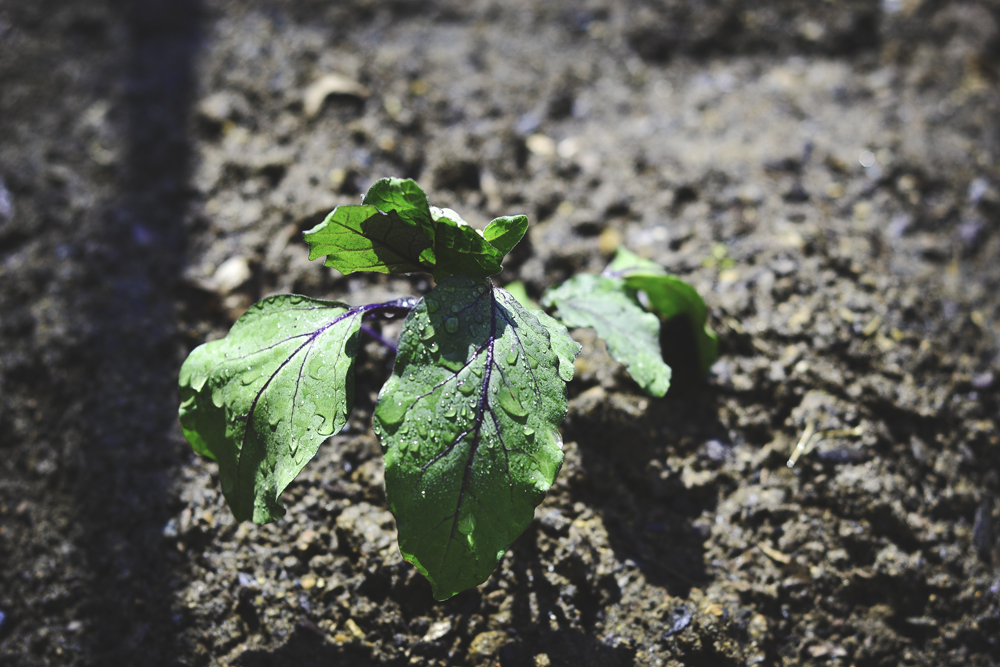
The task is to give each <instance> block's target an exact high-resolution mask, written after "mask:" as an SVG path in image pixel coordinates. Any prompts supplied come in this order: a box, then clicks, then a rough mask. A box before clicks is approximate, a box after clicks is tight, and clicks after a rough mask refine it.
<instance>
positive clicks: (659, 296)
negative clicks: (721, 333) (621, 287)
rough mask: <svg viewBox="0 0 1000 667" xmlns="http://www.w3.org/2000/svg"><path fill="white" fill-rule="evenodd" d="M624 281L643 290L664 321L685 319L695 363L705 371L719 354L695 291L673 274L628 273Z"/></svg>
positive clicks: (706, 312)
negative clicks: (689, 324)
mask: <svg viewBox="0 0 1000 667" xmlns="http://www.w3.org/2000/svg"><path fill="white" fill-rule="evenodd" d="M625 284H626V285H627V286H628V287H629V288H631V289H633V290H641V291H642V292H645V294H646V297H647V298H648V299H649V309H650V310H651V311H652V312H654V313H656V314H657V315H659V316H660V317H662V318H663V319H664V320H669V319H671V318H673V317H677V316H683V317H686V318H687V319H688V321H689V322H690V323H691V329H692V331H693V333H694V340H695V345H696V346H697V348H698V366H699V368H701V372H702V373H708V371H709V369H710V368H711V367H712V364H714V363H715V360H716V359H718V357H719V339H718V337H717V336H716V335H715V332H714V331H712V330H711V329H710V328H709V326H708V324H706V322H707V320H708V308H707V307H706V306H705V301H704V300H702V298H701V295H700V294H698V290H696V289H695V288H694V287H692V286H691V285H689V284H687V283H686V282H684V281H683V280H682V279H680V278H678V277H677V276H673V275H663V276H657V275H629V276H627V277H626V278H625Z"/></svg>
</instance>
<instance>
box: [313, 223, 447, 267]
mask: <svg viewBox="0 0 1000 667" xmlns="http://www.w3.org/2000/svg"><path fill="white" fill-rule="evenodd" d="M305 239H306V242H307V243H308V244H309V259H316V258H318V257H322V256H324V255H326V262H325V264H326V266H329V267H332V268H334V269H337V270H338V271H340V272H341V273H343V274H345V275H346V274H349V273H354V272H355V271H373V272H375V273H414V272H417V271H426V272H430V271H432V270H433V267H434V250H433V248H432V247H431V241H430V240H428V238H427V237H426V236H425V235H424V233H423V230H422V228H421V226H420V225H419V224H418V223H417V222H414V221H412V220H404V219H402V218H400V217H399V215H398V214H397V213H396V212H395V211H390V212H388V213H383V212H381V211H379V210H378V209H377V208H375V207H374V206H338V207H337V208H335V209H334V210H333V212H332V213H330V215H328V216H327V217H326V219H325V220H324V221H323V222H321V223H319V224H318V225H316V226H315V227H313V228H312V229H310V230H309V231H307V232H306V233H305Z"/></svg>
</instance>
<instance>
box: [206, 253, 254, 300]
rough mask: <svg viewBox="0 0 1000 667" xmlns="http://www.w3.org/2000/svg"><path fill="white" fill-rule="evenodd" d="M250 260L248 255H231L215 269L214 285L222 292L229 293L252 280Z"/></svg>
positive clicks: (217, 290)
mask: <svg viewBox="0 0 1000 667" xmlns="http://www.w3.org/2000/svg"><path fill="white" fill-rule="evenodd" d="M250 276H251V272H250V262H248V261H247V258H246V257H230V258H229V259H227V260H226V261H224V262H223V263H222V264H220V265H219V267H218V268H217V269H215V274H213V275H212V286H213V287H214V288H215V291H216V292H218V293H220V294H229V293H230V292H232V291H233V290H236V289H238V288H239V287H241V286H242V285H243V284H244V283H245V282H246V281H248V280H250Z"/></svg>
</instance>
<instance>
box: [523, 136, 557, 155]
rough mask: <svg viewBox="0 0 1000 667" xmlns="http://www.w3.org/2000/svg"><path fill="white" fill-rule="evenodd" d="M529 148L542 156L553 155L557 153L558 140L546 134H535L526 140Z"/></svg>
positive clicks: (525, 142)
mask: <svg viewBox="0 0 1000 667" xmlns="http://www.w3.org/2000/svg"><path fill="white" fill-rule="evenodd" d="M524 144H525V146H527V147H528V150H529V151H531V152H532V153H534V154H535V155H540V156H541V157H552V156H553V155H555V154H556V142H555V141H553V140H552V138H551V137H547V136H545V135H544V134H533V135H531V136H530V137H528V138H527V139H525V141H524Z"/></svg>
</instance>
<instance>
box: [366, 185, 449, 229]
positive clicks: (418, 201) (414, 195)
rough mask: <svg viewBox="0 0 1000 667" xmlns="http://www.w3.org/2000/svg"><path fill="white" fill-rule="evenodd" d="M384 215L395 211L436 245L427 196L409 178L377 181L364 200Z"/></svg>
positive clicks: (367, 204)
mask: <svg viewBox="0 0 1000 667" xmlns="http://www.w3.org/2000/svg"><path fill="white" fill-rule="evenodd" d="M362 203H364V204H365V205H366V206H374V207H375V208H377V209H378V210H380V211H382V212H383V213H388V212H389V211H393V212H395V213H396V215H398V216H399V219H400V220H403V221H404V222H408V223H412V224H414V225H416V227H417V228H418V229H419V230H420V231H421V232H422V233H423V235H424V237H425V238H426V239H427V240H428V241H429V242H430V244H431V245H432V246H433V245H434V227H435V226H436V225H435V223H434V220H433V219H432V218H431V209H430V205H429V204H428V203H427V195H426V194H424V191H423V190H421V189H420V186H419V185H417V182H416V181H414V180H411V179H409V178H382V179H379V180H377V181H375V182H374V183H373V184H372V186H371V187H370V188H368V192H367V193H366V194H365V196H364V199H363V200H362Z"/></svg>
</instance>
